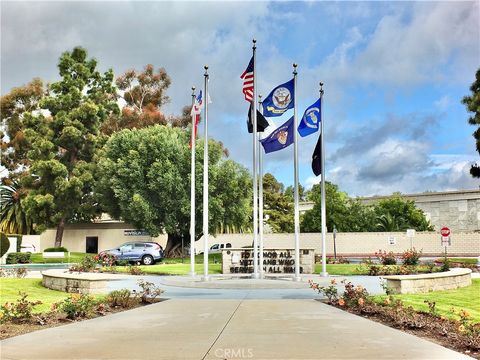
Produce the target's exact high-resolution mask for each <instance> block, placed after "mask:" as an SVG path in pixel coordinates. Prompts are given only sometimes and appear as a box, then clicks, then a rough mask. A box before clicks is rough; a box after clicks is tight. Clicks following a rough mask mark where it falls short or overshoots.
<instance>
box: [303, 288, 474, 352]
mask: <svg viewBox="0 0 480 360" xmlns="http://www.w3.org/2000/svg"><path fill="white" fill-rule="evenodd" d="M309 283H310V287H311V288H312V289H313V290H315V291H317V292H318V293H320V294H322V295H324V296H325V297H326V298H327V299H326V303H328V304H330V305H333V306H335V307H337V308H340V309H342V310H345V311H349V312H351V313H354V314H357V315H360V316H363V317H366V318H369V319H372V320H375V321H378V322H381V323H383V324H385V325H388V326H390V327H394V328H398V329H400V330H403V331H406V332H409V333H412V334H414V335H417V336H421V337H425V338H428V339H432V340H434V341H435V342H437V343H440V344H441V345H443V346H445V347H447V348H450V349H452V350H455V351H459V352H463V353H465V354H468V355H470V356H473V357H474V358H477V359H480V323H476V322H473V321H472V320H471V317H470V314H468V312H466V311H465V310H459V311H457V314H458V316H459V318H460V320H452V319H447V318H445V317H443V316H440V315H439V314H438V312H437V310H436V308H435V302H430V301H428V302H427V301H426V302H427V303H428V306H429V311H428V312H419V311H415V310H414V309H413V308H412V307H410V306H409V307H406V306H404V305H403V303H402V301H400V300H397V299H395V298H394V297H392V296H389V297H388V298H386V299H385V300H384V301H383V303H381V304H379V303H376V302H375V301H373V299H372V297H370V296H369V294H368V291H367V290H366V289H365V288H363V287H362V286H354V285H353V284H352V283H351V282H347V281H345V280H344V281H342V282H341V283H342V284H344V287H345V289H344V292H343V294H339V293H338V290H337V286H336V282H335V280H332V282H331V284H330V286H319V284H317V283H315V282H312V281H310V282H309ZM452 311H454V310H452Z"/></svg>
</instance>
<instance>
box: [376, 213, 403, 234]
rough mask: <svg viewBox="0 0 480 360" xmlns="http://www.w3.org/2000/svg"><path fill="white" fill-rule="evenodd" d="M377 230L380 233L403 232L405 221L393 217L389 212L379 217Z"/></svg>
mask: <svg viewBox="0 0 480 360" xmlns="http://www.w3.org/2000/svg"><path fill="white" fill-rule="evenodd" d="M376 220H377V223H376V224H375V228H376V229H377V230H380V231H386V232H388V231H401V230H403V228H404V224H405V219H404V218H402V217H395V216H392V215H391V214H390V213H389V212H387V213H386V214H382V215H380V216H377V219H376Z"/></svg>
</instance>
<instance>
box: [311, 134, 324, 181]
mask: <svg viewBox="0 0 480 360" xmlns="http://www.w3.org/2000/svg"><path fill="white" fill-rule="evenodd" d="M321 138H322V134H320V136H319V137H318V140H317V145H316V146H315V150H313V154H312V170H313V173H314V174H315V176H318V175H320V174H321V173H322V141H321Z"/></svg>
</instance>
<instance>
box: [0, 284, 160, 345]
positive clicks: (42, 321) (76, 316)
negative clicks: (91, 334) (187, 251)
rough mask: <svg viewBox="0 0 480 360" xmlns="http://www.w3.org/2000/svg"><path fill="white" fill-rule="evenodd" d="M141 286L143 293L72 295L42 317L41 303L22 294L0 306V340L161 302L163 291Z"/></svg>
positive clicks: (117, 292)
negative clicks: (39, 310)
mask: <svg viewBox="0 0 480 360" xmlns="http://www.w3.org/2000/svg"><path fill="white" fill-rule="evenodd" d="M138 285H139V287H140V291H135V290H133V291H130V290H128V289H122V290H115V291H112V292H110V293H109V294H108V295H107V296H106V297H101V298H95V297H93V296H91V295H88V294H71V295H70V296H69V297H67V298H66V299H63V300H61V301H58V302H55V303H53V304H52V305H51V308H50V311H48V312H45V313H40V314H38V313H34V308H35V306H37V305H40V304H41V303H42V302H41V301H30V300H29V299H28V295H27V294H26V293H22V292H19V298H18V299H17V300H16V301H13V302H6V303H5V304H3V305H1V306H0V324H1V329H0V339H6V338H8V337H12V336H17V335H20V334H25V333H27V332H31V331H35V330H40V329H42V328H46V327H53V326H58V325H61V324H63V323H66V322H72V321H79V320H85V319H91V318H94V317H98V316H104V315H107V314H110V313H115V312H119V311H124V310H128V309H131V308H134V307H138V306H142V305H148V304H151V303H155V302H158V301H160V300H159V296H160V295H161V294H162V293H163V290H161V289H160V288H158V287H157V286H155V285H154V284H153V283H150V282H147V281H144V280H139V281H138Z"/></svg>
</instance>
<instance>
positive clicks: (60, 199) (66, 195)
mask: <svg viewBox="0 0 480 360" xmlns="http://www.w3.org/2000/svg"><path fill="white" fill-rule="evenodd" d="M96 68H97V61H96V60H95V59H87V51H86V50H85V49H83V48H74V49H73V51H72V52H65V53H63V54H62V56H61V57H60V60H59V64H58V69H59V72H60V76H61V80H60V81H58V82H55V83H53V84H51V85H50V87H49V95H48V96H45V97H44V98H43V99H42V100H41V101H40V108H41V109H43V110H44V111H42V112H41V113H36V114H33V113H27V114H25V138H26V140H27V141H28V142H29V143H30V149H31V150H30V151H28V158H29V160H30V168H29V172H30V174H29V175H30V176H28V177H26V178H25V180H26V183H25V185H26V186H27V187H28V188H29V189H30V191H29V193H28V196H27V197H26V198H25V200H24V202H23V204H24V205H25V207H26V210H27V213H28V214H29V215H30V216H31V217H32V218H33V220H34V222H35V223H36V224H37V225H40V226H41V227H56V228H57V232H56V235H55V246H61V243H62V238H63V231H64V227H65V224H67V223H69V222H76V221H82V220H90V219H92V218H93V217H94V216H95V215H96V214H97V213H98V211H99V208H98V205H97V202H96V201H95V199H94V194H93V191H92V189H93V184H94V182H95V178H96V170H95V164H94V162H93V156H94V154H95V152H96V150H97V149H98V148H99V146H100V145H101V143H102V141H101V137H100V135H99V129H100V126H101V124H102V122H103V121H104V120H105V119H106V117H107V116H109V115H110V114H111V113H116V112H118V111H119V109H118V106H117V103H116V89H115V86H114V85H113V79H114V77H113V71H112V70H108V71H107V72H105V73H104V74H101V73H100V72H99V71H98V70H97V69H96Z"/></svg>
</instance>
